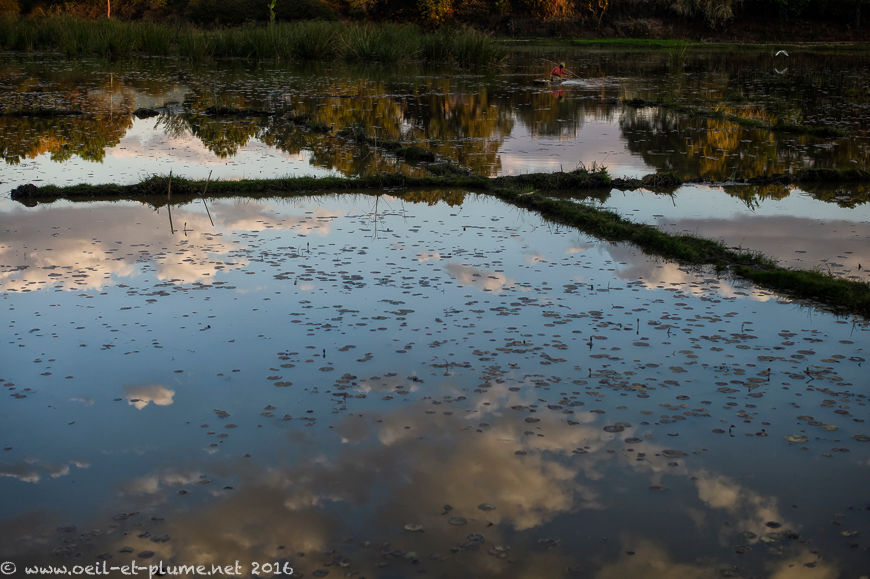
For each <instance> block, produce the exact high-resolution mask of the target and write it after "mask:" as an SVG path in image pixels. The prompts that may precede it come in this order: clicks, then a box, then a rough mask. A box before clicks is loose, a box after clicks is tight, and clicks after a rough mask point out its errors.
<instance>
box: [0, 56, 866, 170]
mask: <svg viewBox="0 0 870 579" xmlns="http://www.w3.org/2000/svg"><path fill="white" fill-rule="evenodd" d="M746 58H749V59H750V60H751V58H755V57H746ZM608 59H609V60H608ZM741 62H742V61H741V60H740V58H737V57H735V56H734V55H730V56H729V57H728V58H725V57H721V58H719V59H718V60H717V59H716V57H713V56H711V55H705V56H703V57H699V56H696V55H691V54H685V53H683V52H679V53H677V52H673V53H671V54H670V57H668V55H658V56H656V57H654V58H653V57H643V58H640V57H638V58H628V59H625V58H623V59H613V57H612V56H610V57H608V56H607V55H606V54H605V55H603V56H599V57H596V56H590V57H589V63H588V65H587V66H586V67H585V70H583V78H582V79H580V81H579V82H575V83H574V84H573V85H565V86H563V87H559V88H556V89H555V90H551V89H544V90H541V87H539V86H532V85H531V83H528V82H526V81H523V80H519V81H517V80H511V81H510V82H504V79H503V78H499V77H495V78H483V77H482V78H480V79H472V80H469V79H467V78H464V79H463V78H457V77H453V76H448V75H446V74H435V75H423V74H419V75H418V76H415V77H414V80H413V81H409V80H408V76H407V75H402V76H398V75H393V76H390V75H389V74H386V73H385V72H383V71H374V72H371V71H365V76H361V75H360V73H359V71H357V72H356V73H354V74H351V72H353V71H350V72H348V71H345V73H346V74H343V75H342V74H336V75H335V76H334V77H330V78H319V77H317V78H314V77H311V76H305V75H302V76H298V75H297V76H294V75H296V74H297V73H296V72H292V73H291V72H289V71H287V70H277V71H275V70H247V69H245V68H243V67H242V68H239V69H236V68H233V66H232V65H227V67H226V68H221V69H219V70H218V69H204V70H197V71H195V73H194V72H192V71H190V70H186V69H185V70H179V69H176V68H174V67H171V66H170V67H167V69H162V68H161V67H160V65H157V64H155V65H154V67H155V70H154V71H151V70H150V69H148V71H147V74H143V71H142V70H141V69H139V68H136V66H134V65H130V70H126V71H121V72H117V73H107V72H104V71H102V70H91V69H88V68H86V67H85V66H84V65H81V67H80V66H78V65H77V66H76V67H71V68H69V69H65V70H62V71H61V70H55V69H53V68H52V67H51V66H50V63H48V64H46V63H38V64H37V65H34V66H33V67H32V68H30V67H29V65H24V64H8V63H7V64H5V65H0V84H2V86H4V88H8V89H10V90H4V91H3V92H2V94H0V154H2V155H3V158H4V159H5V160H6V162H7V163H9V164H14V163H19V162H21V161H22V160H23V159H27V158H34V157H37V156H39V155H43V154H48V155H49V156H50V158H51V159H53V160H55V161H59V162H60V161H65V160H68V159H70V158H72V157H75V156H78V157H80V158H82V159H85V160H88V161H96V162H99V161H102V160H103V159H104V157H105V154H106V150H107V149H108V148H110V147H113V146H115V145H117V144H118V143H119V142H120V140H121V139H122V138H123V137H124V136H125V134H126V132H127V131H128V130H129V129H130V128H131V127H132V126H133V117H132V112H133V111H134V110H136V107H137V106H141V105H142V103H143V102H147V103H150V104H151V106H156V107H157V110H159V111H160V112H161V114H160V116H159V117H158V119H157V125H156V126H157V127H158V128H159V129H160V130H162V131H163V132H164V133H166V134H167V135H170V136H172V137H175V138H187V137H193V138H194V139H196V140H198V141H199V142H200V143H202V145H203V146H204V147H205V148H206V149H208V151H210V152H211V153H212V154H213V155H214V156H215V157H217V158H221V159H226V158H230V157H233V156H234V155H237V154H238V153H239V151H240V150H241V149H242V148H243V147H245V146H246V145H249V144H250V143H251V142H252V141H254V140H257V141H259V142H261V143H263V144H265V145H267V146H269V147H273V148H275V149H278V150H280V151H284V152H287V153H289V154H298V153H300V152H302V151H306V152H308V153H310V158H311V160H312V163H313V164H314V165H315V166H318V167H324V168H327V169H331V170H335V171H337V172H340V173H342V174H346V175H350V176H358V175H366V174H372V173H377V172H395V171H400V172H404V173H419V172H421V171H423V169H421V168H415V167H414V165H413V164H412V163H407V162H405V161H403V160H401V159H400V158H399V157H398V156H397V155H396V154H395V151H396V149H398V148H399V147H401V146H405V145H410V144H413V145H415V146H418V147H421V148H424V149H426V150H428V151H430V152H431V153H433V154H434V155H435V156H436V157H437V158H438V160H442V161H446V162H448V163H450V164H452V165H454V166H459V167H462V168H465V169H468V170H470V171H473V172H474V173H477V174H483V175H495V174H498V173H500V172H501V170H502V165H501V163H502V159H501V151H502V150H503V147H504V143H505V140H506V138H508V137H510V135H511V133H512V132H514V130H515V127H516V126H523V127H525V128H527V130H528V133H529V134H530V135H531V136H532V137H533V138H537V137H546V138H548V139H554V138H555V139H560V140H565V141H584V140H589V141H591V140H592V139H594V138H595V137H594V136H591V135H590V136H587V135H584V134H583V131H582V129H583V127H584V124H586V123H587V122H588V121H589V120H590V119H595V120H604V121H607V122H617V121H616V119H618V124H619V127H620V129H621V131H622V138H623V139H624V141H625V143H626V144H627V148H628V150H629V151H630V152H632V153H635V154H637V155H639V156H640V157H641V158H642V159H643V160H644V161H645V162H646V163H647V164H649V165H650V166H652V167H655V168H657V169H658V170H660V171H673V172H674V173H676V174H677V175H678V176H679V177H681V178H683V179H690V178H698V177H700V178H704V179H708V180H711V181H717V182H722V181H731V180H736V179H748V178H753V177H759V176H768V175H772V174H777V173H788V172H790V171H795V170H798V169H804V168H807V167H822V168H827V167H839V168H842V167H852V166H855V164H856V163H857V166H859V167H860V166H862V165H861V164H862V163H864V164H865V165H866V162H867V158H868V152H867V146H866V144H864V143H865V142H866V138H865V137H866V136H867V135H868V134H870V131H868V130H867V128H866V122H864V124H862V121H861V119H865V121H866V113H864V114H863V116H862V114H860V113H861V106H862V105H861V102H862V93H861V90H860V89H861V87H862V85H861V79H865V78H866V75H865V76H861V74H858V73H857V72H851V73H849V74H846V73H844V74H841V75H840V76H838V77H836V78H833V79H830V86H829V87H827V88H825V90H821V89H822V88H823V87H822V85H821V83H822V82H823V79H822V78H821V77H820V76H818V75H813V74H810V73H807V72H803V71H802V72H801V74H792V73H790V75H791V76H790V77H789V78H783V77H781V76H778V75H774V74H773V73H772V72H771V73H769V74H768V73H765V74H759V73H758V70H759V68H763V66H762V64H758V63H750V64H752V66H746V67H744V68H741ZM735 63H736V64H735ZM743 64H746V63H745V62H744V63H743ZM140 66H141V65H140ZM149 66H150V65H149ZM838 66H839V67H840V69H842V65H841V63H840V64H838V63H832V64H831V67H832V68H836V67H838ZM578 70H581V69H578ZM747 71H750V72H752V74H753V75H754V76H753V77H752V78H750V76H749V75H750V73H749V72H747ZM270 74H273V75H277V76H276V78H272V77H270V76H269V75H270ZM620 75H622V76H620ZM633 97H639V98H642V99H649V100H650V102H657V103H666V105H665V106H657V107H642V108H636V107H627V106H623V105H622V101H624V100H628V99H630V98H633ZM804 97H806V98H804ZM167 103H170V105H168V104H167ZM837 107H840V108H837ZM841 109H842V110H841ZM843 111H845V112H843ZM61 112H65V113H67V114H62V115H61V114H60V113H61ZM852 113H854V114H852ZM778 123H780V124H781V123H791V124H811V125H813V126H824V125H831V126H837V127H845V129H848V130H849V131H851V134H852V135H853V136H854V138H851V137H843V138H830V137H816V136H809V135H803V134H800V133H798V132H786V131H783V130H781V125H778ZM778 126H779V127H780V128H777V127H778ZM862 139H863V140H862ZM596 160H599V161H600V160H601V159H587V160H585V162H586V163H587V164H590V163H592V162H594V161H596Z"/></svg>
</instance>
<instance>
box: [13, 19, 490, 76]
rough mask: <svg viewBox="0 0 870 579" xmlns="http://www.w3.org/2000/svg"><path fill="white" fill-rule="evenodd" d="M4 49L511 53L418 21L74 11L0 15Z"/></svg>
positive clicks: (391, 55) (459, 58)
mask: <svg viewBox="0 0 870 579" xmlns="http://www.w3.org/2000/svg"><path fill="white" fill-rule="evenodd" d="M0 50H12V51H19V52H32V51H52V52H61V53H63V54H65V55H67V56H69V57H76V56H97V57H103V58H111V59H119V58H130V57H133V56H141V55H150V56H173V57H182V58H187V59H190V60H196V61H204V60H209V59H213V58H248V59H277V60H293V61H331V60H343V61H347V62H371V61H378V62H387V63H396V62H403V61H411V60H418V61H424V62H438V63H449V62H453V63H455V64H458V65H460V66H463V67H466V68H474V67H477V66H487V65H491V64H494V63H496V62H499V61H500V60H501V59H502V58H504V55H505V52H504V49H503V48H502V45H501V44H500V43H499V42H497V41H496V40H495V39H493V38H492V37H490V36H489V35H487V34H485V33H482V32H479V31H477V30H474V29H471V28H452V29H449V30H448V29H444V30H440V31H435V32H426V31H424V30H423V29H421V28H420V27H418V26H416V25H413V24H390V23H384V24H368V23H344V22H325V21H299V22H289V23H276V24H273V25H265V24H263V25H249V26H240V27H235V28H216V29H202V28H197V27H196V26H194V25H192V24H177V25H173V24H162V23H154V22H142V21H133V22H123V21H120V20H114V19H111V20H110V19H100V20H85V19H82V18H75V17H72V16H54V17H42V18H21V19H0Z"/></svg>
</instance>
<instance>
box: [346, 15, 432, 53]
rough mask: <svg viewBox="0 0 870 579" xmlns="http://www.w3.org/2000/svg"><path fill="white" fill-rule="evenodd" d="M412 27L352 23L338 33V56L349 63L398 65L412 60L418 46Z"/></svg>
mask: <svg viewBox="0 0 870 579" xmlns="http://www.w3.org/2000/svg"><path fill="white" fill-rule="evenodd" d="M420 37H421V33H420V29H419V28H418V27H417V26H415V25H413V24H389V23H386V24H378V25H373V24H355V25H348V26H345V27H344V29H343V30H342V31H341V34H340V37H339V38H340V41H341V46H342V53H343V54H342V55H343V57H344V59H345V60H347V61H349V62H371V61H376V62H399V61H402V60H407V59H409V58H413V57H414V56H415V55H416V54H417V52H418V50H419V45H420Z"/></svg>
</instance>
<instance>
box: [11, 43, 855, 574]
mask: <svg viewBox="0 0 870 579" xmlns="http://www.w3.org/2000/svg"><path fill="white" fill-rule="evenodd" d="M572 58H573V59H574V60H571V61H569V62H570V63H571V64H574V66H573V67H571V66H569V69H571V68H572V69H575V70H577V72H578V73H579V72H581V71H582V72H583V73H584V74H583V78H581V79H577V80H576V81H575V83H574V85H566V86H564V87H560V88H559V89H558V90H555V91H554V90H552V89H546V90H542V89H541V88H540V87H536V86H535V85H534V84H533V83H532V80H533V79H534V78H535V76H536V75H539V74H540V70H538V69H541V68H546V67H539V66H537V63H527V64H526V65H525V67H523V66H519V65H518V66H517V67H513V68H511V70H509V71H507V70H502V71H500V72H499V71H492V72H491V73H489V74H482V75H468V74H466V75H460V76H458V77H457V76H456V75H453V74H450V75H448V74H444V73H431V72H429V73H424V71H420V72H419V73H416V74H414V75H411V76H409V77H392V78H391V77H390V75H388V74H387V73H385V72H383V71H379V70H373V71H362V72H361V71H356V72H352V71H347V72H344V73H342V74H343V75H344V76H342V75H341V74H340V75H339V77H338V78H330V79H322V78H319V77H317V76H316V74H315V71H300V70H294V69H291V68H282V67H279V66H277V65H271V66H267V67H266V69H264V68H263V66H260V67H255V66H254V65H246V66H241V65H239V66H227V67H215V68H213V69H208V70H204V71H189V70H186V69H185V67H184V66H182V65H181V64H178V63H167V62H156V63H153V69H151V68H144V69H143V68H142V66H143V65H142V63H137V66H138V67H139V68H138V69H133V68H132V66H131V67H130V69H129V70H128V69H125V68H124V66H125V65H123V64H97V63H91V64H87V63H86V64H83V65H82V64H79V63H70V62H66V61H63V62H58V61H54V60H48V59H35V60H23V59H20V58H14V57H4V60H3V67H4V68H3V76H2V82H3V83H4V85H6V86H5V87H4V88H6V87H14V90H13V91H6V90H4V91H3V93H2V94H3V97H2V98H3V99H4V107H6V108H4V110H5V111H7V112H9V113H10V114H6V115H3V116H2V117H0V119H2V122H3V124H4V127H3V129H2V131H3V132H0V142H2V143H3V147H4V155H5V157H6V160H7V162H6V165H4V166H3V169H2V173H0V181H3V185H2V186H3V188H4V190H8V189H11V188H13V187H14V186H16V185H18V184H22V183H29V182H32V183H37V184H46V183H52V184H60V185H63V184H70V183H79V182H109V181H111V182H122V183H123V182H135V181H138V180H139V179H142V178H143V177H147V176H148V175H150V174H154V173H158V174H165V173H168V172H169V171H170V170H172V171H173V172H174V173H175V174H178V175H184V176H189V177H196V178H205V177H206V176H207V175H208V174H209V172H212V173H213V178H219V179H235V178H244V177H257V178H261V177H267V178H268V177H280V176H286V175H290V174H295V175H325V174H348V175H356V174H367V173H369V172H372V171H377V170H400V171H407V172H409V173H413V172H418V171H424V170H425V168H423V167H421V166H417V165H414V164H411V163H409V162H407V161H404V160H401V159H399V158H397V157H395V156H394V155H392V154H391V152H390V150H387V149H385V148H383V147H379V146H378V145H377V144H376V143H375V142H373V140H372V139H367V140H366V141H364V142H362V141H361V140H359V139H352V138H348V137H346V136H342V135H340V134H339V131H340V130H341V129H343V128H348V127H357V128H358V129H362V130H364V132H365V134H366V135H367V136H368V137H372V136H378V138H379V139H384V140H389V141H400V140H410V139H412V138H413V142H415V143H418V144H420V143H422V144H424V145H425V146H426V147H427V148H429V149H430V150H432V151H434V152H435V153H436V154H437V155H438V156H439V157H441V158H444V159H446V160H448V161H449V162H451V163H453V164H457V165H460V166H464V167H466V168H469V169H472V170H474V171H476V172H482V173H485V174H490V175H497V174H513V173H517V172H519V173H522V172H529V171H556V170H559V169H560V168H564V169H566V170H567V169H572V168H574V167H575V166H577V165H578V164H580V163H582V164H584V165H586V166H591V165H592V164H593V163H599V164H601V163H603V164H605V165H607V166H608V169H609V170H610V171H611V174H613V175H615V176H619V175H627V176H638V175H643V174H646V173H650V172H653V171H655V170H656V169H664V168H670V169H675V170H678V171H679V172H681V173H684V174H685V175H684V176H686V177H704V178H707V179H709V180H711V181H714V182H716V184H715V185H698V184H696V185H687V186H684V187H681V188H680V189H678V190H677V191H676V192H675V193H674V194H673V195H656V194H653V193H650V192H646V191H637V192H620V191H613V192H611V193H610V195H609V196H605V197H599V198H598V199H596V200H594V201H593V200H588V199H578V202H582V203H592V204H596V205H602V206H605V207H608V208H611V209H614V210H616V211H618V212H620V213H621V214H623V215H626V216H629V217H631V218H632V219H635V220H637V221H643V222H649V223H655V224H657V225H659V226H661V227H662V228H665V229H668V230H672V231H688V232H691V233H695V234H698V235H704V236H709V237H711V238H714V239H724V240H726V241H727V242H728V243H729V244H733V245H735V246H740V247H744V248H747V249H753V250H760V251H762V252H764V253H766V254H768V255H771V256H773V257H775V258H777V259H780V260H781V261H783V262H784V263H786V264H788V265H789V266H792V267H801V268H805V269H815V268H825V270H827V271H830V272H831V273H833V274H835V275H839V276H843V277H849V278H854V279H861V280H864V281H866V280H867V279H868V278H867V274H866V268H867V267H870V255H868V243H867V242H868V238H870V230H868V228H870V211H868V209H867V203H866V201H865V198H866V192H865V191H863V190H862V189H861V185H848V186H843V187H840V188H839V189H837V190H836V191H823V190H820V189H819V190H816V189H813V188H811V187H806V188H805V189H806V190H805V189H796V188H785V187H782V188H766V189H765V188H760V187H755V188H752V187H749V186H745V185H738V184H736V183H733V182H732V181H733V180H734V179H737V178H740V177H751V176H758V175H767V174H772V173H776V172H782V171H788V170H791V169H796V168H803V167H806V166H819V167H834V168H844V167H849V166H855V165H857V166H859V167H865V168H866V165H867V156H868V154H867V132H866V131H867V127H868V122H867V118H868V111H867V110H866V106H867V105H866V100H865V99H864V98H861V97H860V96H858V95H857V94H856V93H855V92H854V91H857V90H861V88H862V87H863V88H866V87H867V83H868V74H867V61H866V59H865V60H861V59H860V58H856V59H838V58H835V57H818V56H817V57H809V56H806V57H802V56H801V55H795V56H793V57H791V58H792V60H791V61H789V63H788V64H787V68H788V70H787V71H785V72H782V70H781V69H782V68H784V67H785V65H783V64H781V63H778V62H776V61H774V60H773V57H771V56H770V55H764V56H757V55H756V56H753V55H750V56H746V55H744V56H739V55H734V56H732V57H730V58H731V59H729V58H725V57H722V58H721V59H717V58H712V57H710V56H709V55H707V56H706V57H705V58H703V59H700V58H696V57H694V56H692V55H691V53H690V54H689V55H688V56H686V55H685V54H682V53H681V54H664V55H661V54H660V55H658V56H655V55H653V56H649V55H646V56H643V55H634V56H632V57H630V58H628V57H626V55H624V54H620V53H612V52H599V53H580V54H577V55H575V56H574V57H572ZM680 59H682V62H680ZM704 63H706V64H704ZM702 64H704V66H702ZM128 66H129V65H128ZM774 66H776V67H777V70H774ZM826 67H827V68H826ZM832 67H835V68H832ZM578 69H579V70H578ZM830 70H834V71H835V74H831V73H830ZM823 71H824V72H825V73H826V75H827V77H828V78H830V79H833V80H831V81H830V82H831V83H833V84H832V85H831V86H830V87H829V89H825V88H824V87H821V86H819V84H818V82H819V81H818V79H821V78H822V77H823V76H824V75H823ZM382 77H385V78H382ZM850 90H851V91H853V92H849V91H850ZM737 94H739V95H742V99H743V100H740V99H738V98H737V97H736V96H735V95H737ZM865 94H866V93H865ZM15 95H25V96H17V97H16V96H15ZM810 97H812V98H810ZM14 98H19V99H22V100H21V101H20V103H24V104H20V103H19V104H20V106H19V109H18V112H21V110H23V107H25V105H26V107H30V109H29V110H30V113H31V114H29V115H24V114H17V113H16V112H15V109H14V107H12V105H9V104H8V102H5V101H9V100H10V99H14ZM626 98H642V99H646V100H647V101H660V102H663V101H665V100H666V99H670V100H672V101H674V102H680V103H686V102H689V103H691V104H692V106H702V101H704V100H705V99H706V100H707V102H708V103H709V102H714V101H715V102H716V103H719V104H721V103H722V102H726V101H728V102H731V103H732V104H733V106H735V107H736V108H737V109H739V110H747V111H748V110H752V111H758V110H763V111H765V112H764V114H767V115H782V114H788V115H791V116H790V117H789V118H790V120H792V121H794V120H795V119H796V117H798V116H799V117H801V118H802V119H806V120H809V121H812V122H813V123H819V124H824V123H828V124H833V125H836V126H837V127H840V128H842V130H843V131H844V133H843V134H842V135H838V136H828V137H819V136H812V137H810V136H804V135H795V134H794V133H781V134H778V133H776V132H775V131H772V130H763V129H760V128H757V127H753V128H751V129H749V128H747V127H746V126H745V125H741V124H739V123H736V122H735V123H732V125H733V126H730V127H725V128H724V129H722V128H720V129H714V128H711V125H709V124H708V123H710V122H712V121H713V120H714V119H711V118H703V117H698V116H692V115H687V114H685V113H681V112H679V111H677V110H676V109H668V108H666V107H661V108H651V107H643V108H637V107H629V106H628V105H627V104H625V103H624V100H625V99H626ZM10 102H11V101H10ZM750 102H751V103H752V105H751V106H750V105H749V104H748V103H750ZM735 103H737V104H735ZM218 106H220V107H225V108H224V113H223V114H217V112H216V109H212V110H211V112H206V109H208V107H218ZM723 106H724V105H723ZM10 107H11V108H10ZM270 107H271V108H270ZM145 108H151V109H155V110H157V111H158V116H156V117H150V118H142V119H140V118H138V117H136V116H134V115H133V111H135V110H137V109H145ZM228 108H233V109H234V110H236V111H247V112H245V113H244V114H242V113H241V112H238V113H233V114H227V113H226V110H227V109H228ZM49 109H53V110H55V111H57V110H64V111H67V112H68V113H69V114H67V115H64V116H61V117H56V116H52V115H48V114H36V112H38V111H45V110H49ZM270 111H271V112H270ZM274 111H281V112H282V114H284V116H283V117H282V116H280V115H277V114H272V113H273V112H274ZM12 113H15V114H12ZM266 113H268V114H266ZM758 114H761V113H758ZM862 115H863V116H862ZM291 116H292V118H293V119H295V121H293V122H288V121H287V119H288V118H289V117H291ZM303 116H304V121H303V120H301V119H302V117H303ZM282 119H283V121H282ZM717 122H725V123H727V122H730V121H724V120H722V119H719V120H718V121H717ZM323 126H327V127H330V128H329V129H328V130H326V129H323V128H322V127H323ZM723 131H724V133H725V134H723ZM729 131H730V132H729ZM13 135H17V136H13ZM726 137H727V138H726ZM719 138H721V139H723V141H721V142H720V141H716V142H718V143H720V145H719V146H714V143H713V141H714V140H715V139H719ZM705 139H706V140H705ZM702 141H703V143H702ZM722 143H724V145H723V144H722ZM728 143H731V148H730V149H729V148H728V147H727V146H726V145H727V144H728ZM670 149H673V150H672V151H670ZM669 151H670V152H669ZM699 151H706V152H707V153H710V155H701V154H700V153H698V152H699ZM717 155H718V156H717ZM706 156H716V163H713V160H712V159H706ZM751 159H754V160H751ZM750 160H751V161H750ZM708 161H709V163H708ZM732 175H735V176H734V177H732ZM4 197H5V196H4ZM170 210H171V219H172V221H171V225H170ZM0 311H2V312H3V316H2V319H3V321H4V328H5V329H6V330H5V334H4V336H5V339H4V340H3V341H2V344H0V361H2V363H0V385H2V387H3V391H4V392H5V394H6V396H4V399H3V400H4V401H3V402H2V404H0V418H2V419H0V424H2V427H0V449H2V450H0V475H2V476H0V497H2V499H0V504H2V514H0V538H2V540H0V559H2V560H3V561H9V562H11V563H14V564H15V565H16V566H17V568H18V569H19V571H20V572H22V573H23V571H21V570H23V569H24V568H25V567H26V566H27V565H31V564H42V565H46V564H49V563H58V564H67V565H70V566H72V565H76V564H79V565H87V564H92V563H96V562H98V561H105V562H107V565H109V566H112V565H122V564H125V563H129V562H130V561H131V560H136V561H138V562H139V563H140V564H144V565H149V564H158V563H160V562H163V563H164V565H165V566H169V565H173V564H192V565H197V564H208V565H211V564H222V565H232V564H234V563H235V562H236V561H238V562H239V564H240V566H241V569H240V570H241V571H243V573H241V574H236V575H233V574H232V573H225V575H226V576H240V575H241V576H250V575H252V574H254V572H255V571H257V570H258V568H257V565H256V564H258V563H259V571H260V572H261V574H265V575H270V574H273V572H274V571H275V569H276V568H281V569H286V567H284V565H285V564H286V565H288V566H290V567H292V569H293V576H308V577H311V576H313V577H321V576H330V577H332V576H336V577H343V576H357V577H408V576H416V575H421V574H425V575H427V576H438V577H457V576H467V577H573V576H576V577H687V578H689V577H777V578H805V579H815V578H819V579H822V578H825V579H827V578H834V577H860V576H864V575H867V573H868V566H867V563H866V562H867V559H868V549H870V543H868V537H870V502H868V498H870V497H868V495H867V491H866V488H867V485H866V481H867V480H868V474H870V426H868V423H867V422H866V419H867V415H868V412H867V402H868V400H867V395H868V386H870V380H868V378H867V358H868V344H870V340H868V335H870V325H868V322H867V320H865V319H861V318H853V317H838V316H833V315H831V314H828V313H826V312H824V311H821V310H818V309H815V308H813V307H812V306H811V305H808V304H800V303H793V302H790V301H789V300H787V299H784V298H783V297H781V296H778V295H776V294H774V293H771V292H769V291H766V290H761V289H758V288H756V287H753V286H752V285H749V284H740V283H735V282H734V281H733V280H730V279H726V278H723V277H720V276H718V275H717V273H716V272H715V271H714V270H707V269H687V268H682V267H680V266H678V265H675V264H673V263H669V262H666V261H661V260H657V259H654V258H650V257H648V256H645V255H644V254H643V253H641V252H640V251H638V250H637V249H636V248H634V247H632V246H629V245H624V244H609V243H604V242H601V241H599V240H597V239H594V238H591V237H588V236H586V235H584V234H582V233H579V232H578V231H577V230H575V229H572V228H569V227H564V226H559V225H555V224H552V223H549V222H547V221H544V220H542V219H541V218H540V217H539V216H537V215H536V214H533V213H529V212H526V211H523V210H520V209H517V208H515V207H513V206H510V205H507V204H504V203H502V202H500V201H498V200H495V199H493V198H490V197H487V196H484V195H477V194H474V193H470V192H467V191H462V190H454V191H403V192H401V195H399V193H398V192H391V191H382V192H375V193H373V192H355V193H350V194H347V193H343V194H336V195H322V196H304V197H293V198H283V199H269V200H263V199H258V200H253V199H244V198H238V199H220V200H216V199H215V200H205V201H203V200H199V201H197V202H195V203H189V204H185V205H173V206H171V207H168V206H162V207H159V208H155V207H153V206H151V205H147V204H143V203H135V202H128V201H125V202H117V203H96V202H93V203H70V202H55V203H52V204H43V205H38V206H36V207H25V206H23V205H20V204H17V203H13V202H12V201H10V200H9V199H8V198H4V199H2V200H0ZM266 564H269V565H272V567H268V568H267V567H266ZM276 564H277V567H276ZM267 570H268V571H267ZM191 576H192V575H191Z"/></svg>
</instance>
